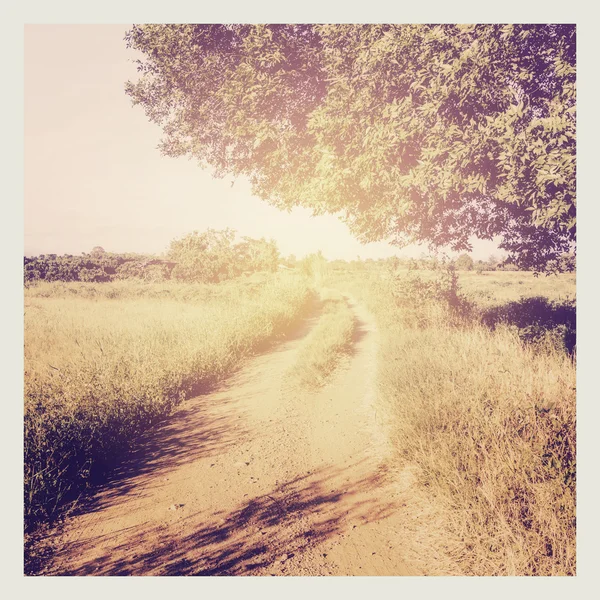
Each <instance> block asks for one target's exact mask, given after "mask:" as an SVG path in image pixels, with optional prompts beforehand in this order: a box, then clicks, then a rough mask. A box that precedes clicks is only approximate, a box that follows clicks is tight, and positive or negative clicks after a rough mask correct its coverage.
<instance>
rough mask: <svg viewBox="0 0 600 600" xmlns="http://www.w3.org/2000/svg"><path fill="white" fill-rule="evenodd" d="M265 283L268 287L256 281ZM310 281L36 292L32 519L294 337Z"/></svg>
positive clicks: (29, 459)
mask: <svg viewBox="0 0 600 600" xmlns="http://www.w3.org/2000/svg"><path fill="white" fill-rule="evenodd" d="M254 283H255V284H256V283H257V282H254ZM308 299H309V289H308V287H307V285H306V282H305V280H303V279H301V278H300V277H297V276H292V275H285V274H282V275H278V276H272V277H269V278H266V279H264V278H263V280H262V283H260V285H258V286H257V285H254V284H253V285H246V284H245V283H244V282H243V281H242V282H238V283H237V284H236V283H235V282H234V283H229V284H227V285H218V286H217V285H215V286H206V285H198V286H193V285H178V284H175V283H172V284H140V283H128V282H115V283H106V284H80V283H75V284H64V283H62V284H60V283H59V284H44V285H40V286H37V287H34V288H30V289H27V290H26V291H25V306H26V312H25V515H26V520H27V522H28V523H30V524H32V523H34V522H35V521H36V520H38V519H45V518H48V517H52V516H53V515H55V514H56V512H57V510H58V509H59V508H60V506H61V504H62V503H63V502H64V501H65V500H67V499H70V498H72V497H73V496H74V494H76V493H77V492H78V491H79V490H81V489H83V488H84V487H85V486H86V485H87V484H88V482H89V481H93V480H95V479H98V478H100V477H101V476H102V475H103V474H104V472H105V471H106V470H107V469H109V468H110V467H111V466H112V465H113V464H114V463H115V461H116V460H118V458H119V456H120V455H121V454H122V453H123V451H124V450H125V449H126V448H127V447H128V446H129V445H130V443H131V441H132V440H135V438H136V436H137V435H139V433H140V432H142V431H143V430H145V429H146V428H148V427H150V426H151V425H152V424H153V423H155V422H156V421H157V420H159V419H160V418H162V417H163V416H164V415H166V414H168V413H169V412H170V411H171V410H172V409H173V407H174V406H175V405H176V404H178V403H179V402H181V400H183V399H184V398H185V397H187V396H189V395H191V394H194V393H197V392H198V391H199V390H201V389H202V388H203V387H204V386H208V385H210V384H212V383H213V382H215V381H217V380H218V379H220V378H222V377H223V376H225V375H226V374H227V373H229V372H230V371H231V370H232V369H234V368H235V367H236V366H237V365H238V364H239V362H240V360H241V359H242V358H243V357H244V356H246V355H248V354H249V353H251V352H252V351H254V350H255V349H257V348H258V347H259V346H260V345H261V344H262V343H264V342H265V341H266V340H268V339H270V338H272V337H273V336H276V335H278V334H281V333H283V332H285V331H287V330H288V329H289V328H290V327H291V326H292V324H293V323H294V321H295V320H297V319H298V317H299V315H300V314H301V313H302V312H303V310H304V308H305V307H306V305H307V301H308Z"/></svg>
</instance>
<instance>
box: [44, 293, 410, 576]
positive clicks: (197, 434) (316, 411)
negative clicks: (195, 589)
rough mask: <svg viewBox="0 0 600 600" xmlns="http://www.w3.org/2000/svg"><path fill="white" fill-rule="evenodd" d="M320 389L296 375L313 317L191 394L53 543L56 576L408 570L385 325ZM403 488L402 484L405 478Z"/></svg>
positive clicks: (367, 332) (364, 333)
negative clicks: (388, 401) (381, 358)
mask: <svg viewBox="0 0 600 600" xmlns="http://www.w3.org/2000/svg"><path fill="white" fill-rule="evenodd" d="M352 306H353V309H354V310H355V313H356V316H357V321H358V327H357V331H356V335H355V340H354V347H353V354H352V355H351V356H350V357H348V358H347V359H346V361H345V362H344V364H343V365H342V366H341V367H340V368H339V369H338V370H337V371H336V373H335V374H334V377H333V378H332V380H331V381H330V383H329V384H328V385H327V387H325V388H322V389H321V390H319V391H317V392H309V391H306V390H298V389H293V388H292V385H291V382H290V379H289V377H288V374H289V370H290V367H292V366H293V364H294V361H295V358H296V355H297V352H298V349H299V348H300V347H301V344H302V343H303V340H304V338H305V336H306V334H307V333H308V331H310V329H311V328H312V327H313V326H314V325H315V323H316V322H317V320H318V318H319V316H318V315H314V316H313V317H312V318H310V319H308V320H307V321H306V323H305V327H304V328H303V330H302V331H300V332H299V333H298V334H297V335H296V336H295V337H294V338H293V339H288V340H287V341H286V342H284V343H282V344H280V345H278V346H276V347H275V348H272V349H271V350H270V351H268V352H266V353H265V354H263V355H261V356H258V357H255V358H253V359H251V360H250V361H248V363H246V366H245V367H244V368H243V369H241V370H240V371H239V372H238V373H237V374H236V375H234V376H233V377H232V378H231V379H229V380H228V382H227V384H226V386H225V387H222V388H221V389H219V390H217V391H214V392H212V393H210V394H208V395H204V396H200V397H198V398H195V399H192V400H188V401H186V402H185V403H184V404H183V405H182V406H181V408H180V409H179V410H178V411H177V412H176V413H175V414H174V415H173V416H172V417H171V418H170V419H169V420H168V421H167V422H166V423H165V424H164V425H163V426H162V427H160V428H159V429H157V430H155V431H154V432H152V433H151V434H149V435H148V436H147V437H146V439H144V440H143V441H142V443H141V445H140V446H139V449H138V450H137V451H136V452H135V453H134V454H133V455H132V456H131V457H130V459H128V461H127V462H126V464H124V465H123V467H122V468H121V469H120V471H119V472H118V473H117V474H116V476H115V477H114V479H113V480H112V481H111V482H110V483H109V484H108V485H106V486H105V487H104V488H103V489H101V490H100V491H99V492H98V493H97V494H96V496H95V497H94V498H93V499H92V500H91V502H90V503H89V504H88V505H87V506H86V507H85V510H84V511H83V512H82V513H81V514H79V515H76V516H73V517H71V518H70V519H68V520H67V522H66V523H65V525H64V527H63V530H62V532H55V533H54V534H53V537H54V539H53V540H51V541H52V542H53V543H54V544H55V545H56V548H57V551H56V554H55V557H54V560H53V561H51V562H50V563H49V564H48V565H47V566H46V570H45V573H44V574H51V575H410V574H420V573H419V572H417V571H415V567H414V565H413V566H412V567H409V565H408V563H407V559H406V553H405V552H404V546H405V544H404V537H405V535H406V523H405V522H404V521H405V520H406V517H405V512H406V511H405V510H404V509H403V506H406V504H405V502H406V499H405V494H404V492H403V485H404V484H403V482H402V481H399V480H398V477H397V475H394V474H393V473H391V472H390V471H389V470H388V468H387V467H386V464H387V462H388V460H387V458H388V453H389V448H388V447H387V445H386V437H387V436H386V434H385V423H384V422H383V419H382V418H381V416H380V414H379V413H378V406H377V400H376V394H375V387H374V385H375V361H376V351H377V335H378V334H377V330H376V328H375V325H374V322H373V320H372V318H371V317H370V315H369V314H368V313H367V312H366V311H365V310H364V309H363V308H361V307H360V306H357V305H355V304H353V303H352ZM405 487H406V486H405V485H404V488H405Z"/></svg>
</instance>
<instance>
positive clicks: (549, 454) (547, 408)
mask: <svg viewBox="0 0 600 600" xmlns="http://www.w3.org/2000/svg"><path fill="white" fill-rule="evenodd" d="M523 275H527V274H523V273H501V274H498V277H495V278H494V280H495V282H496V283H495V284H492V285H490V286H487V282H488V281H490V279H489V278H487V277H486V276H477V277H479V280H477V279H476V278H475V277H476V276H473V277H471V278H470V279H469V285H470V286H471V292H472V291H473V290H479V292H480V293H485V294H489V295H490V296H491V298H489V299H488V306H490V305H499V304H502V303H503V302H506V301H507V300H512V301H515V300H518V299H519V298H520V297H521V295H522V294H521V292H522V290H523V287H522V286H523V285H524V284H519V283H518V281H519V279H518V277H519V276H520V277H522V276H523ZM515 276H516V277H515ZM461 278H462V276H461ZM499 281H500V282H508V283H509V285H506V286H497V282H499ZM542 281H544V284H543V285H548V287H547V289H546V291H549V290H550V289H554V290H555V293H556V288H557V287H558V286H557V285H556V284H557V283H560V284H561V285H564V288H563V289H562V290H561V292H560V294H562V293H567V294H571V297H572V295H573V294H574V289H573V288H569V283H568V280H566V278H564V277H563V278H562V279H555V280H554V286H553V285H551V284H552V281H551V280H550V279H549V278H547V279H545V280H542ZM357 283H358V282H356V281H355V282H352V281H346V282H345V283H344V282H339V285H340V286H342V287H344V286H346V287H347V286H351V287H352V291H353V293H354V294H355V295H356V296H359V295H362V299H363V301H365V302H367V303H368V305H369V307H370V309H371V310H372V311H373V313H374V315H375V316H376V318H377V320H378V323H379V327H380V331H381V349H380V356H379V365H380V367H379V389H380V396H381V401H382V402H383V403H384V404H385V405H386V406H387V408H388V412H389V414H390V418H391V426H390V431H391V435H392V436H393V442H394V446H395V449H396V461H397V464H398V466H399V468H402V467H406V466H416V469H417V472H418V474H419V476H418V481H419V486H420V488H421V489H422V490H425V491H427V493H428V494H429V495H430V496H431V497H432V498H433V499H434V501H435V503H436V505H437V509H438V511H439V513H440V514H441V515H442V516H443V519H442V521H443V522H444V523H445V526H444V529H443V530H441V531H439V544H438V546H440V547H441V546H445V547H446V548H449V549H450V550H449V551H450V552H451V553H452V556H453V557H454V559H455V561H456V563H457V565H458V566H459V567H460V570H461V571H462V572H464V573H466V574H476V575H573V574H575V364H574V360H573V358H572V357H571V356H569V354H568V353H567V352H565V349H564V347H563V346H562V344H561V343H559V342H560V339H559V338H557V337H556V336H553V335H552V332H549V334H548V335H547V336H546V337H545V338H543V339H541V340H537V342H536V343H530V344H528V343H526V342H524V341H523V339H522V336H520V335H519V333H520V332H519V330H518V328H517V327H508V326H505V325H502V324H497V326H496V328H495V329H493V330H492V329H490V328H489V327H486V326H484V325H483V324H481V322H480V321H479V320H478V315H479V312H478V311H477V310H475V311H473V312H471V313H470V314H471V318H470V319H468V320H465V319H464V318H463V319H457V318H456V316H455V315H453V314H452V311H450V309H449V308H448V306H444V304H443V303H442V302H440V301H439V300H435V301H434V300H431V299H428V298H425V297H423V298H421V300H420V301H417V299H415V298H414V297H411V294H407V293H398V286H400V287H401V286H403V285H404V286H405V287H406V286H409V285H411V284H410V283H409V282H408V281H406V280H404V281H403V280H402V279H400V280H399V281H396V282H392V281H391V280H387V281H381V279H380V278H379V277H374V278H373V280H372V281H370V282H368V283H367V284H366V283H365V281H364V276H361V282H360V284H357ZM531 283H535V281H533V282H531ZM477 285H479V287H477ZM486 286H487V287H486ZM496 286H497V287H499V288H501V289H502V296H501V297H498V296H497V295H495V292H496ZM531 287H532V288H533V286H531ZM530 292H531V295H535V296H539V295H540V293H542V290H540V289H539V288H538V289H530ZM471 297H473V296H472V294H471ZM554 297H555V298H558V297H562V296H554ZM484 304H485V303H484Z"/></svg>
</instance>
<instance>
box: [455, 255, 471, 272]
mask: <svg viewBox="0 0 600 600" xmlns="http://www.w3.org/2000/svg"><path fill="white" fill-rule="evenodd" d="M455 265H456V268H457V269H458V270H459V271H472V270H473V259H472V258H471V257H470V256H469V255H468V254H461V255H460V256H459V257H458V258H457V259H456V263H455Z"/></svg>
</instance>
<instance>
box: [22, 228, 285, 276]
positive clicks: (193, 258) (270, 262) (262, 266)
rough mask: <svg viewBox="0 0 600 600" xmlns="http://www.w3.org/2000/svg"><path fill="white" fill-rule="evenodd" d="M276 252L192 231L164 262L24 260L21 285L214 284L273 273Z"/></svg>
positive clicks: (151, 258) (95, 255) (140, 258)
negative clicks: (40, 283)
mask: <svg viewBox="0 0 600 600" xmlns="http://www.w3.org/2000/svg"><path fill="white" fill-rule="evenodd" d="M278 264H279V250H278V248H277V244H276V243H275V242H274V241H273V240H266V239H264V238H261V239H254V238H250V237H243V238H242V239H241V240H239V241H236V232H235V231H234V230H232V229H225V230H215V229H210V228H209V229H207V230H206V231H204V232H199V231H193V232H191V233H189V234H187V235H185V236H183V237H182V238H179V239H175V240H173V241H172V242H171V244H170V246H169V249H168V251H167V252H166V254H165V255H164V256H157V255H150V254H133V253H125V254H117V253H112V252H106V251H105V250H104V248H102V247H100V246H96V247H95V248H93V249H92V251H91V252H90V253H83V254H81V255H71V254H64V255H57V254H45V255H40V256H34V257H25V258H24V280H25V283H26V284H27V283H35V282H37V281H82V282H96V283H100V282H108V281H114V280H123V279H137V280H143V281H166V280H177V281H187V282H196V283H217V282H219V281H224V280H227V279H231V278H233V277H237V276H239V275H241V274H243V273H253V272H257V271H275V270H277V267H278Z"/></svg>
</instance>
